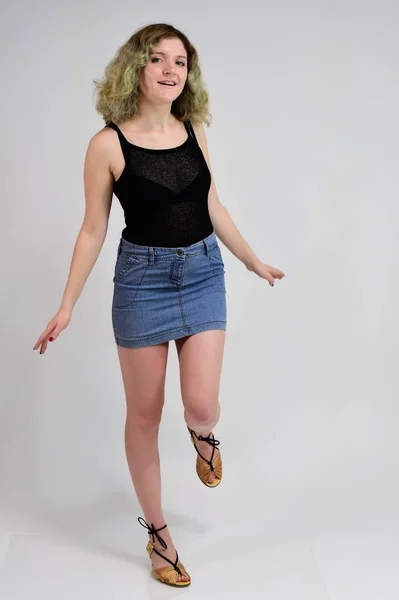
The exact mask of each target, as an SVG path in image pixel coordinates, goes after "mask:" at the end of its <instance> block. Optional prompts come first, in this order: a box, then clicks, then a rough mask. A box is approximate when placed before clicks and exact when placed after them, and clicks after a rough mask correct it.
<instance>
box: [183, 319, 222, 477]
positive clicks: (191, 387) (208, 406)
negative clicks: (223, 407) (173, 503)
mask: <svg viewBox="0 0 399 600" xmlns="http://www.w3.org/2000/svg"><path fill="white" fill-rule="evenodd" d="M225 337H226V332H225V331H223V330H219V329H218V330H211V331H204V332H201V333H197V334H194V335H191V336H188V337H185V338H181V339H178V340H175V343H176V348H177V353H178V357H179V365H180V387H181V394H182V400H183V405H184V418H185V421H186V423H187V425H188V426H189V427H190V429H193V430H194V431H195V433H196V434H197V435H203V436H207V435H209V434H210V432H211V431H212V430H213V428H214V427H215V425H216V423H217V422H218V420H219V416H220V404H219V387H220V377H221V371H222V363H223V352H224V344H225ZM195 445H196V446H197V447H198V450H199V451H200V453H201V454H202V456H203V457H204V458H206V459H207V460H210V459H211V456H212V451H213V448H212V447H211V446H210V445H209V444H208V443H207V442H201V441H198V440H195ZM214 452H219V450H218V449H217V448H216V449H215V450H214ZM214 455H215V454H214ZM214 480H215V475H214V473H210V475H209V480H208V481H209V482H210V483H211V482H213V481H214Z"/></svg>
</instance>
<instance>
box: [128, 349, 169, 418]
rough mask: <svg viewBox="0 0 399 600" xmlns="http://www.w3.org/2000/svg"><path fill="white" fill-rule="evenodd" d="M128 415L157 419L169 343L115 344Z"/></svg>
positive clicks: (163, 393) (159, 414) (160, 408)
mask: <svg viewBox="0 0 399 600" xmlns="http://www.w3.org/2000/svg"><path fill="white" fill-rule="evenodd" d="M117 349H118V356H119V362H120V366H121V372H122V379H123V386H124V389H125V396H126V406H127V413H128V416H136V417H137V416H138V417H141V418H145V419H148V420H155V421H157V422H158V421H160V419H161V415H162V408H163V404H164V400H165V378H166V365H167V359H168V351H169V342H165V343H163V344H156V345H154V346H146V347H145V348H121V347H120V346H117Z"/></svg>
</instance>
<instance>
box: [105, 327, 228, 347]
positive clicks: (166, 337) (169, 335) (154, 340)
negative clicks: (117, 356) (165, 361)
mask: <svg viewBox="0 0 399 600" xmlns="http://www.w3.org/2000/svg"><path fill="white" fill-rule="evenodd" d="M226 324H227V322H226V321H207V322H205V323H199V324H198V325H191V326H189V327H180V328H179V329H173V330H171V331H165V332H164V333H161V334H156V335H152V336H148V337H142V338H140V339H138V340H126V339H123V338H120V337H116V336H115V342H116V344H117V346H120V347H121V348H143V347H145V346H155V345H156V344H162V343H164V342H170V341H171V340H176V339H179V338H182V337H186V336H188V335H193V334H195V333H201V332H202V331H209V330H211V329H222V330H224V331H226Z"/></svg>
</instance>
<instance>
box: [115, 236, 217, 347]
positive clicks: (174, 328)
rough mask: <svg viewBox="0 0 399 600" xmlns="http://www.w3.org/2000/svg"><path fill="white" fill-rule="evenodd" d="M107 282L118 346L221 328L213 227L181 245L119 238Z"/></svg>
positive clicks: (137, 344) (134, 344)
mask: <svg viewBox="0 0 399 600" xmlns="http://www.w3.org/2000/svg"><path fill="white" fill-rule="evenodd" d="M113 282H114V294H113V299H112V325H113V331H114V337H115V342H116V343H117V344H118V345H119V346H122V347H124V348H142V347H144V346H152V345H154V344H160V343H162V342H166V341H169V340H173V339H177V338H181V337H185V336H187V335H191V334H194V333H199V332H201V331H206V330H209V329H223V330H226V324H227V318H226V286H225V269H224V263H223V258H222V254H221V251H220V247H219V244H218V241H217V238H216V235H215V232H212V233H211V234H210V235H209V236H208V237H206V238H204V239H203V240H201V241H199V242H196V243H195V244H192V245H191V246H184V247H181V248H162V247H159V246H140V245H138V244H132V243H131V242H128V241H127V240H125V239H124V238H121V239H120V242H119V246H118V252H117V260H116V264H115V272H114V279H113Z"/></svg>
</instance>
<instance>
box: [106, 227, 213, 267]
mask: <svg viewBox="0 0 399 600" xmlns="http://www.w3.org/2000/svg"><path fill="white" fill-rule="evenodd" d="M216 246H218V241H217V238H216V234H215V231H212V233H211V234H210V235H208V236H207V237H206V238H204V239H203V240H200V241H199V242H195V244H191V245H190V246H180V247H176V248H166V247H162V246H141V245H140V244H133V243H132V242H128V241H127V240H125V239H124V238H120V241H119V246H118V256H119V254H120V253H121V252H123V253H125V254H129V255H131V254H134V255H136V256H142V257H144V256H148V257H149V258H150V260H151V258H152V257H154V256H163V257H167V256H174V255H178V256H184V255H188V256H190V255H192V254H197V253H198V252H205V253H207V252H208V250H210V249H212V248H214V247H216Z"/></svg>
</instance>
